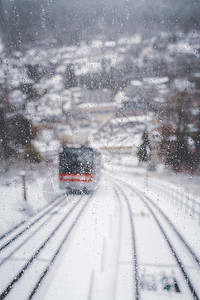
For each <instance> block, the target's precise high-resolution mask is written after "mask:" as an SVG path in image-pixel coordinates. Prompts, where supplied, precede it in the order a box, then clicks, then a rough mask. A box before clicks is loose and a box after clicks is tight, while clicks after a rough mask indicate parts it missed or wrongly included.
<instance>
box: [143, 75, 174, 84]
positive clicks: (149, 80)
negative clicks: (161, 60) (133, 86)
mask: <svg viewBox="0 0 200 300" xmlns="http://www.w3.org/2000/svg"><path fill="white" fill-rule="evenodd" d="M143 82H144V83H147V84H155V85H160V84H164V83H167V82H169V78H168V77H167V76H164V77H148V78H143Z"/></svg>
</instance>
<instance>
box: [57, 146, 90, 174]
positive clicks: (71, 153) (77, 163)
mask: <svg viewBox="0 0 200 300" xmlns="http://www.w3.org/2000/svg"><path fill="white" fill-rule="evenodd" d="M93 156H94V155H93V151H92V150H91V149H81V148H70V149H67V150H64V151H63V153H62V154H60V163H59V165H60V173H71V174H76V173H77V174H90V173H92V170H93V159H94V157H93Z"/></svg>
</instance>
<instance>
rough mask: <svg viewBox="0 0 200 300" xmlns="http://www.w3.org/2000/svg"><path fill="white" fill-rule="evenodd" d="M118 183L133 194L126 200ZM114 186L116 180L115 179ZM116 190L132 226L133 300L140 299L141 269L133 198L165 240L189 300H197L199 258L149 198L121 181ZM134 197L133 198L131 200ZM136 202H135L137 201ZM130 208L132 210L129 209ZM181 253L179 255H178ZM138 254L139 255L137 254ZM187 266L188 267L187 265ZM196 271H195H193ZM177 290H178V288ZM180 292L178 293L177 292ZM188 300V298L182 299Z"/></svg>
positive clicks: (199, 291) (199, 292)
mask: <svg viewBox="0 0 200 300" xmlns="http://www.w3.org/2000/svg"><path fill="white" fill-rule="evenodd" d="M120 183H123V187H127V188H128V189H129V190H130V191H131V192H133V195H132V196H131V199H130V197H129V198H128V197H127V194H125V192H124V191H123V190H122V188H121V187H120ZM115 184H116V178H115ZM117 188H118V190H119V191H120V193H121V195H123V197H124V199H125V201H126V202H127V205H128V210H129V215H130V222H131V226H132V228H133V229H132V232H133V234H132V237H133V250H134V252H135V254H134V260H133V261H134V274H135V275H134V277H135V278H134V282H133V283H134V285H135V290H136V293H135V299H140V288H141V274H140V273H139V272H138V269H141V266H140V263H138V258H137V252H139V250H138V249H137V251H136V243H137V238H138V236H137V231H136V235H135V233H134V220H133V215H134V205H133V200H134V201H135V198H138V200H139V201H141V202H142V203H143V204H144V206H145V208H146V210H148V212H149V214H150V215H151V217H152V219H154V222H155V223H156V225H157V227H158V228H159V230H160V232H161V234H162V236H163V238H164V240H165V247H166V245H167V247H168V249H170V252H171V255H172V257H173V258H174V259H175V261H176V265H177V267H178V268H179V271H180V273H181V274H182V277H183V279H184V280H183V281H185V283H186V285H187V287H188V289H189V291H190V294H191V299H195V300H199V299H200V298H199V294H200V290H199V285H198V282H197V281H198V279H197V278H198V276H197V278H196V275H197V274H199V271H200V270H199V269H200V264H199V258H198V256H197V255H196V254H195V253H194V251H193V250H192V249H191V247H190V246H189V245H188V243H187V242H186V241H185V239H184V238H183V236H182V235H181V234H180V233H179V231H178V230H177V229H176V228H175V226H174V225H173V223H172V222H171V221H170V220H169V218H168V217H167V216H166V214H165V213H164V212H163V211H162V210H161V209H160V208H159V207H158V205H156V204H155V203H154V201H152V200H151V199H150V198H149V197H147V196H144V195H143V193H142V192H141V191H140V190H139V189H137V188H135V187H134V188H133V186H131V185H130V184H128V183H126V182H125V181H123V180H118V184H117ZM133 197H134V198H133ZM138 200H137V201H138ZM131 207H132V208H131ZM147 247H149V246H147ZM180 253H181V254H180ZM183 253H184V257H183V258H184V259H185V258H186V257H187V262H185V261H184V260H183V258H182V255H183ZM139 254H140V253H139ZM187 264H189V265H187ZM194 270H196V271H194ZM138 277H139V278H140V282H139V283H138V281H137V279H136V278H138ZM178 290H179V288H178ZM179 292H180V291H179ZM182 299H183V298H182ZM184 299H188V298H184Z"/></svg>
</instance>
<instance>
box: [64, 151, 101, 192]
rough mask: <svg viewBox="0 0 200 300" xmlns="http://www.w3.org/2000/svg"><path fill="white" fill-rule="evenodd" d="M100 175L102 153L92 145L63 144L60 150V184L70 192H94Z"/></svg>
mask: <svg viewBox="0 0 200 300" xmlns="http://www.w3.org/2000/svg"><path fill="white" fill-rule="evenodd" d="M99 177H100V154H99V153H98V152H97V151H96V150H95V149H93V148H92V147H86V146H79V147H74V146H72V147H68V146H63V147H61V149H60V151H59V186H60V188H61V189H66V190H67V192H70V193H92V192H93V191H94V188H95V186H96V184H97V181H98V179H99Z"/></svg>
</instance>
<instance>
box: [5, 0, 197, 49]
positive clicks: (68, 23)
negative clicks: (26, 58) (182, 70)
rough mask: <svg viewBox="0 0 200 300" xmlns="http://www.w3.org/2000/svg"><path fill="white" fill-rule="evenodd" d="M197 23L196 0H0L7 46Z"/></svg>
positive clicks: (189, 26)
mask: <svg viewBox="0 0 200 300" xmlns="http://www.w3.org/2000/svg"><path fill="white" fill-rule="evenodd" d="M199 27H200V2H199V1H195V0H192V1H191V0H178V1H173V0H168V1H164V0H155V1H151V0H136V1H129V0H127V1H122V0H120V1H114V0H110V1H109V0H106V1H104V0H101V1H94V0H83V1H69V0H67V1H64V0H57V1H55V0H48V1H44V0H43V1H41V0H12V1H11V0H1V1H0V32H1V35H2V39H3V41H4V44H5V45H6V47H7V48H8V49H13V48H14V49H19V50H22V49H23V48H27V47H29V46H30V45H31V46H33V45H37V43H38V42H40V41H41V40H45V41H46V42H47V43H48V44H49V43H56V44H57V43H58V44H63V43H64V44H68V45H69V44H77V43H79V41H80V40H82V39H84V40H87V39H88V40H90V39H92V38H94V37H99V38H106V39H111V40H112V39H115V38H116V37H118V36H119V35H122V34H129V33H138V32H139V33H141V34H142V35H147V36H148V35H152V34H155V33H156V32H157V31H160V30H164V31H173V30H176V29H181V30H183V31H189V30H191V29H199Z"/></svg>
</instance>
